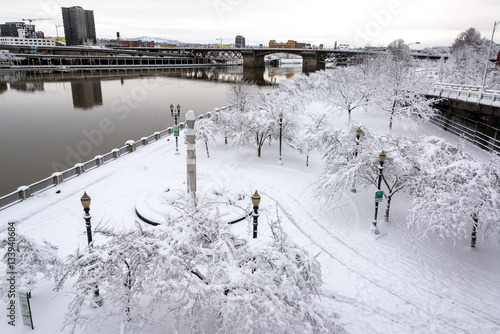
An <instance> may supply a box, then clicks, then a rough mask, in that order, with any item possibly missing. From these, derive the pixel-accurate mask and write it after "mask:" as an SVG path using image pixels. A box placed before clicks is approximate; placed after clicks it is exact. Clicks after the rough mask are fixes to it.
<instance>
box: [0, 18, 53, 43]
mask: <svg viewBox="0 0 500 334" xmlns="http://www.w3.org/2000/svg"><path fill="white" fill-rule="evenodd" d="M0 44H5V45H29V46H54V45H55V41H54V40H52V39H44V33H43V32H42V31H36V30H35V25H34V24H26V23H24V22H5V23H4V24H0Z"/></svg>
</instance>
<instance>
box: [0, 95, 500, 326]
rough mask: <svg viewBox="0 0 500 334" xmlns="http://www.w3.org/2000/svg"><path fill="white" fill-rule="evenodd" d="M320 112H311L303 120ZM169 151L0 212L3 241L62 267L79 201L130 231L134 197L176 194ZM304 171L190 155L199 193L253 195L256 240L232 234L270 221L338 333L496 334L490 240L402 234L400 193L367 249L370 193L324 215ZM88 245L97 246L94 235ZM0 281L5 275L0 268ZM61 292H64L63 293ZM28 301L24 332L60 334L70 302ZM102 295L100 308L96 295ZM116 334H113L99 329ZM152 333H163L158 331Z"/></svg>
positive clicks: (373, 119) (135, 158)
mask: <svg viewBox="0 0 500 334" xmlns="http://www.w3.org/2000/svg"><path fill="white" fill-rule="evenodd" d="M324 108H325V107H323V105H321V104H320V103H312V104H310V105H309V106H308V108H307V109H308V110H310V111H313V112H314V111H315V110H317V111H321V110H323V109H324ZM352 118H353V121H354V122H357V123H359V124H364V126H366V127H368V128H370V129H371V130H372V131H373V132H375V133H384V132H387V131H388V130H387V129H386V128H387V118H385V117H379V116H377V115H372V114H370V115H368V114H365V113H364V112H361V111H359V112H358V111H354V112H353V114H352ZM346 125H347V115H345V117H339V119H338V122H337V123H336V126H337V127H342V126H346ZM392 131H393V133H398V132H399V133H405V134H406V135H409V136H416V137H417V136H421V135H437V136H442V137H444V138H446V139H447V140H448V141H449V142H450V143H451V144H457V142H458V138H456V137H453V136H451V135H448V134H447V133H445V132H444V131H442V130H440V129H438V128H437V127H435V126H434V125H431V124H424V125H420V126H419V127H418V128H413V127H403V124H401V122H397V121H396V122H395V124H394V127H393V130H392ZM181 136H182V133H181ZM353 140H354V134H353ZM179 145H180V151H181V154H180V155H175V154H174V151H175V142H174V140H173V137H170V139H169V140H166V139H162V140H160V141H158V142H155V143H152V144H150V145H147V146H145V147H141V148H139V149H138V150H137V152H135V153H132V154H129V155H126V156H124V157H122V158H120V159H118V160H117V161H112V162H110V163H107V164H106V165H104V166H101V167H98V168H96V169H94V170H92V171H88V172H87V173H84V174H82V175H80V176H78V177H76V178H74V179H73V180H70V181H67V182H64V183H62V184H60V185H58V186H56V187H54V188H51V189H48V190H46V191H44V192H42V193H38V194H36V195H35V196H34V197H32V198H29V199H27V200H26V201H24V202H22V203H20V204H16V205H14V206H12V207H10V208H7V209H5V210H3V211H0V230H1V231H2V235H1V236H2V238H3V237H5V234H6V231H5V230H6V227H7V224H8V223H9V222H15V228H16V231H17V233H19V234H24V235H26V236H29V237H31V238H33V239H35V240H37V241H39V242H41V241H42V240H46V241H49V242H50V243H52V244H54V245H56V246H58V254H59V256H60V257H62V258H63V257H65V256H67V255H69V254H70V253H72V252H74V251H75V249H76V248H77V247H80V248H81V249H82V250H85V247H86V244H87V236H86V233H85V223H84V219H83V218H82V216H83V210H82V205H81V203H80V198H81V197H82V195H83V193H84V192H87V194H88V195H89V196H90V197H91V198H92V202H91V205H90V214H91V215H92V225H93V228H94V227H96V226H97V225H98V224H105V225H106V226H109V227H118V228H125V229H127V228H131V227H132V226H133V225H134V224H135V222H136V221H139V218H138V217H137V216H136V214H135V205H136V202H137V200H138V199H139V198H141V196H144V194H146V193H150V192H152V191H153V192H154V191H155V190H156V191H158V192H162V191H165V190H166V189H170V190H171V191H175V190H181V191H185V190H186V146H185V144H184V140H183V138H182V137H181V138H180V140H179ZM466 149H467V150H468V151H469V153H471V154H473V155H474V156H476V157H478V159H483V160H484V159H488V154H486V153H485V152H484V151H481V150H479V149H477V148H474V147H472V146H469V145H468V144H466ZM305 162H306V157H305V156H304V155H300V154H299V153H297V152H296V151H294V150H292V149H291V148H289V147H287V146H286V145H285V146H284V147H283V165H279V164H278V143H276V142H275V141H273V142H272V143H271V145H269V144H267V143H266V144H264V146H263V148H262V157H261V158H257V149H256V147H253V146H245V147H240V148H235V147H229V146H227V145H224V141H223V138H221V137H218V141H217V143H216V145H215V146H211V147H210V158H207V157H206V154H205V149H204V147H203V146H202V145H201V143H200V145H199V146H198V149H197V172H198V190H199V194H200V196H201V195H202V194H203V193H207V192H208V191H213V190H214V189H215V190H217V191H218V192H220V193H242V194H245V195H246V196H247V198H248V209H250V206H251V202H250V197H251V195H252V194H253V193H254V192H255V190H257V191H258V192H259V194H260V195H261V198H262V199H261V202H260V213H261V215H260V217H259V225H258V238H257V239H252V224H251V223H252V222H251V217H249V218H248V219H247V220H244V221H242V222H239V223H237V224H235V225H233V227H232V228H233V229H234V231H235V232H236V233H238V234H239V235H240V236H241V237H242V238H245V239H248V241H249V242H250V243H256V244H259V243H263V242H265V241H266V240H269V239H270V238H271V231H270V228H269V225H268V221H271V220H273V219H274V220H276V217H277V216H278V217H279V218H280V219H281V223H282V225H283V228H284V230H285V232H286V233H287V234H288V235H289V237H290V238H291V240H293V241H294V242H296V243H297V244H299V245H300V246H301V247H303V248H304V249H305V250H307V251H308V252H309V253H310V254H312V255H317V259H318V260H319V262H320V264H321V268H322V274H323V281H324V286H323V288H322V290H321V293H320V295H319V298H320V300H321V303H322V304H324V305H325V306H326V307H327V308H328V309H330V310H332V311H333V312H335V313H337V314H338V315H339V316H340V322H341V323H342V324H343V325H344V326H345V329H346V331H347V332H348V333H353V334H354V333H356V334H368V333H369V334H375V333H384V334H388V333H443V334H445V333H446V334H449V333H484V334H487V333H491V334H493V333H500V258H499V255H498V254H499V246H498V245H497V244H496V243H495V241H494V240H484V239H483V238H482V236H481V235H479V238H478V245H477V247H476V249H471V248H470V246H469V245H470V240H469V239H464V240H461V241H458V242H456V243H455V245H453V242H451V241H450V240H446V239H445V241H444V242H437V241H436V240H434V238H433V237H432V236H430V237H429V238H428V239H421V238H418V237H417V236H416V235H415V234H414V233H413V232H412V231H410V230H408V228H407V226H406V215H407V213H406V212H407V210H408V209H409V203H408V201H407V199H406V196H405V194H404V193H401V194H398V196H395V197H394V200H393V202H392V204H391V216H390V220H389V222H387V223H386V222H383V214H381V212H383V211H384V206H385V204H386V202H385V201H384V202H382V203H381V205H380V209H379V219H378V221H379V228H380V235H379V236H378V237H377V238H375V237H374V236H373V235H372V234H371V233H370V225H371V221H372V219H373V213H374V191H375V188H374V187H372V188H369V189H368V190H365V191H358V192H357V193H352V192H346V193H345V194H342V196H340V199H339V200H337V201H335V202H334V203H332V204H330V205H329V206H324V205H323V202H322V201H321V199H319V198H317V197H315V195H314V183H315V182H316V181H317V179H318V177H319V175H320V173H321V170H322V159H321V156H320V155H319V154H317V153H313V154H312V155H311V156H310V158H309V166H308V167H306V164H305ZM95 238H96V240H95V242H96V243H99V236H98V235H97V236H95ZM2 255H3V251H2ZM0 270H1V271H2V272H4V271H5V266H4V264H3V263H2V264H1V265H0ZM70 283H71V282H70ZM69 287H70V284H67V287H66V288H65V289H69ZM32 294H33V295H32V299H31V308H32V313H33V321H34V328H35V330H34V332H35V333H58V332H60V331H61V328H62V324H63V320H64V313H65V311H66V310H67V306H68V303H69V300H70V299H69V296H68V295H66V294H64V293H60V294H55V292H54V291H52V283H51V282H47V281H44V280H40V284H39V285H38V286H37V287H36V289H35V290H33V292H32ZM102 296H103V298H104V303H106V298H107V297H106V292H105V291H103V292H102ZM4 302H5V301H4ZM4 305H5V304H4ZM2 309H3V311H2V312H0V333H25V332H28V331H31V330H29V329H28V328H27V327H25V328H23V326H22V321H21V317H20V312H19V310H18V311H17V313H16V314H17V318H16V326H15V327H13V326H10V325H8V319H7V317H6V315H7V310H6V308H5V307H3V308H2ZM255 321H258V319H255ZM209 330H210V329H207V331H209ZM77 332H78V331H77ZM115 332H118V330H117V329H103V330H102V333H106V334H107V333H115ZM157 332H158V333H160V332H163V333H167V332H169V329H166V328H163V327H159V328H157Z"/></svg>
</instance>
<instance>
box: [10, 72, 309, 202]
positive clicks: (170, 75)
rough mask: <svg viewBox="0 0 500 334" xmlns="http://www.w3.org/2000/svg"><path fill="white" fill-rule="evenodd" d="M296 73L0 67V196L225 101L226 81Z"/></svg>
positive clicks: (266, 85)
mask: <svg viewBox="0 0 500 334" xmlns="http://www.w3.org/2000/svg"><path fill="white" fill-rule="evenodd" d="M300 73H301V68H300V67H282V68H266V69H265V70H264V69H261V70H255V71H254V70H246V69H245V71H243V69H242V68H241V67H219V68H216V67H214V68H197V69H179V68H176V69H173V68H172V69H164V70H151V71H147V70H144V71H140V70H135V71H132V70H129V71H123V70H122V71H120V72H111V71H94V72H92V73H89V72H85V73H63V74H61V73H45V74H43V75H41V74H40V73H29V72H18V73H8V72H4V73H1V72H0V143H2V144H1V146H0V159H1V164H0V175H1V176H0V180H1V181H0V196H2V195H5V194H8V193H10V192H12V191H15V190H16V189H17V188H18V187H19V186H22V185H30V184H32V183H34V182H36V181H39V180H41V179H43V178H46V177H48V176H50V175H51V174H52V173H54V172H56V171H62V170H65V169H67V168H69V167H72V166H73V165H74V164H75V163H77V162H85V161H88V160H90V159H92V158H93V157H95V156H96V155H102V154H105V153H108V152H110V151H111V150H112V149H114V148H119V147H122V146H124V144H125V142H126V141H127V140H131V139H132V140H138V139H140V138H142V137H144V136H149V135H151V134H153V133H154V132H156V131H160V130H163V129H165V128H167V127H169V126H172V125H173V123H174V120H173V118H172V117H171V115H170V104H171V103H172V104H174V106H177V104H179V105H180V106H181V116H180V117H179V121H184V114H185V112H187V111H188V110H194V111H195V113H196V114H203V113H205V112H208V111H211V110H213V109H214V108H217V107H223V106H225V105H227V91H228V87H229V86H230V85H231V83H232V82H234V81H236V80H239V79H241V78H243V77H245V78H247V79H250V80H254V81H256V82H257V84H258V85H259V86H260V87H261V89H271V85H270V83H271V79H272V78H276V82H277V83H278V84H279V82H280V81H282V80H286V79H289V78H291V77H293V76H295V75H298V74H300Z"/></svg>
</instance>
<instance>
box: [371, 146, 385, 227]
mask: <svg viewBox="0 0 500 334" xmlns="http://www.w3.org/2000/svg"><path fill="white" fill-rule="evenodd" d="M378 159H379V163H380V164H379V166H378V186H377V189H378V190H379V191H380V184H381V182H382V171H383V170H384V161H385V152H384V151H382V152H381V153H380V154H379V156H378ZM380 200H381V199H380ZM380 200H377V197H375V217H374V218H373V222H372V227H371V230H372V233H373V234H375V235H377V234H379V230H378V227H377V213H378V203H379V201H380Z"/></svg>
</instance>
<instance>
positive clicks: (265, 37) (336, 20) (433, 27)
mask: <svg viewBox="0 0 500 334" xmlns="http://www.w3.org/2000/svg"><path fill="white" fill-rule="evenodd" d="M140 4H141V6H142V8H141V10H138V3H137V2H132V1H122V2H121V3H120V4H119V5H117V4H116V3H109V2H102V1H95V0H88V1H85V2H84V3H78V2H74V1H67V0H37V1H34V0H27V1H25V2H23V4H22V5H10V6H9V7H8V8H7V9H3V10H2V12H1V13H0V22H13V21H22V19H23V18H24V19H32V18H35V19H37V18H38V19H50V20H39V21H34V22H33V23H34V24H35V25H36V29H37V30H42V31H44V32H45V35H46V36H54V37H55V36H56V28H55V25H56V24H58V25H60V24H62V14H61V7H71V6H82V7H84V8H85V9H90V10H93V11H94V15H95V25H96V32H97V38H115V37H116V32H120V35H121V37H122V38H134V37H141V36H148V37H159V38H165V39H173V40H179V41H181V42H185V43H203V44H217V43H220V42H221V41H220V38H222V39H223V43H224V44H233V43H234V38H235V37H236V35H242V36H244V37H245V38H246V44H247V45H258V44H263V45H267V44H268V43H269V40H271V39H275V40H277V41H283V42H286V41H287V40H288V39H292V40H296V41H300V42H304V43H311V44H313V45H319V44H324V45H325V47H332V46H333V45H334V43H335V42H337V43H338V44H349V45H350V47H364V46H366V45H371V46H386V45H387V44H389V43H390V42H391V41H392V40H394V39H397V38H403V39H404V40H405V42H406V43H414V42H420V43H421V44H420V45H413V46H412V48H416V49H421V48H424V47H432V46H449V45H451V44H452V43H453V41H454V40H455V38H456V37H457V35H458V34H459V33H460V32H462V31H465V30H466V29H468V28H470V27H474V28H476V29H477V30H479V31H480V32H481V36H482V37H485V38H487V39H490V38H491V32H492V28H493V23H494V22H495V21H498V20H500V3H499V2H498V1H497V0H480V1H478V2H474V3H473V2H470V1H466V0H458V1H430V0H423V1H414V0H413V1H412V0H387V1H383V0H375V1H367V0H360V1H357V2H351V3H342V4H334V3H331V2H327V1H324V0H310V1H308V2H305V1H298V0H289V1H284V0H276V1H273V2H269V1H267V2H266V1H262V0H254V1H252V2H249V1H246V2H245V1H243V0H211V1H202V2H200V1H199V0H198V1H195V0H186V1H183V2H182V3H180V2H176V1H165V2H159V1H152V0H146V1H142V2H141V3H140ZM471 13H474V15H472V14H471ZM491 13H499V14H498V17H497V16H495V15H494V14H491ZM58 33H59V36H62V35H63V31H62V29H59V32H58ZM495 41H496V42H497V43H500V35H499V34H497V35H496V37H495Z"/></svg>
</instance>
